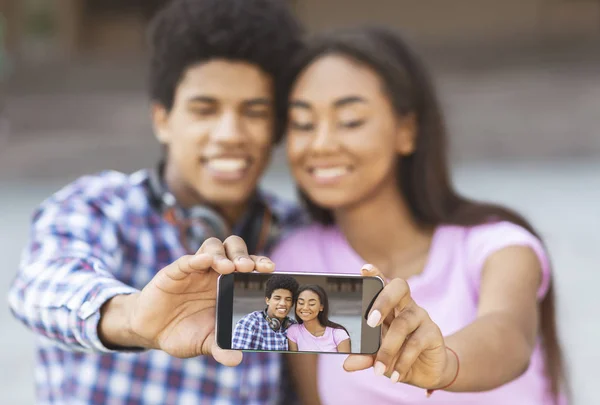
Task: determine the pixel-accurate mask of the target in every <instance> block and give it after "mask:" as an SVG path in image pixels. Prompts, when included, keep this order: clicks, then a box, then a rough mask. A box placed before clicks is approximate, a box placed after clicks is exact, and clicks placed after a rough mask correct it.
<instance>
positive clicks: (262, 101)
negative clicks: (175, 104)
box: [188, 96, 271, 107]
mask: <svg viewBox="0 0 600 405" xmlns="http://www.w3.org/2000/svg"><path fill="white" fill-rule="evenodd" d="M188 101H189V102H191V103H210V104H214V103H217V101H218V100H217V98H216V97H210V96H195V97H192V98H190V99H189V100H188ZM243 103H244V104H245V105H246V106H248V107H251V106H255V105H267V106H268V105H271V100H269V99H268V98H264V97H261V98H253V99H250V100H244V102H243Z"/></svg>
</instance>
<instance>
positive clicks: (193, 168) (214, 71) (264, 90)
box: [153, 60, 274, 219]
mask: <svg viewBox="0 0 600 405" xmlns="http://www.w3.org/2000/svg"><path fill="white" fill-rule="evenodd" d="M273 111H274V106H273V83H272V79H271V77H270V76H269V75H267V74H266V73H264V72H263V71H261V70H260V69H259V68H258V67H257V66H254V65H250V64H248V63H243V62H230V61H225V60H213V61H209V62H206V63H203V64H199V65H195V66H192V67H191V68H189V69H188V70H187V71H186V72H185V74H184V75H183V77H182V79H181V81H180V83H179V85H178V87H177V89H176V92H175V97H174V102H173V107H172V109H171V110H170V111H166V110H165V109H164V108H163V107H162V106H160V105H155V106H154V111H153V117H154V124H155V131H156V136H157V138H158V139H159V141H160V142H161V143H162V144H164V145H166V146H167V149H168V157H167V170H166V171H167V174H166V177H167V183H168V185H169V187H170V188H171V190H172V192H173V193H174V194H175V195H176V197H177V198H178V200H180V202H181V203H182V204H184V205H192V204H198V203H203V204H209V205H213V206H216V207H218V208H221V209H222V210H223V211H225V212H226V213H227V212H228V211H229V212H231V211H233V212H234V214H233V215H234V216H235V213H236V211H240V210H241V209H242V208H241V207H243V206H244V205H245V203H246V202H247V200H248V199H249V197H250V195H251V193H252V191H253V190H254V189H255V187H256V185H257V183H258V181H259V179H260V176H261V175H262V173H263V171H264V169H265V168H266V166H267V164H268V161H269V157H270V153H271V148H272V138H273V125H274V122H273V120H274V112H273ZM237 214H241V212H237ZM230 219H231V218H230Z"/></svg>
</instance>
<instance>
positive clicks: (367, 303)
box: [216, 272, 383, 354]
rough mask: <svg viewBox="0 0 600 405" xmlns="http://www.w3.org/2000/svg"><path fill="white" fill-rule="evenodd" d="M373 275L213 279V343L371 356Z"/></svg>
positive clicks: (375, 335)
mask: <svg viewBox="0 0 600 405" xmlns="http://www.w3.org/2000/svg"><path fill="white" fill-rule="evenodd" d="M382 288H383V281H382V280H381V278H379V277H362V276H360V275H332V274H307V273H285V272H277V273H270V274H262V273H256V272H254V273H232V274H228V275H222V276H221V277H220V278H219V285H218V297H217V326H216V334H217V344H218V345H219V347H221V348H223V349H233V350H242V351H253V352H256V351H258V352H305V353H346V354H348V353H354V354H372V353H375V352H376V351H377V350H378V349H379V344H380V336H381V335H380V334H381V331H380V328H379V327H377V328H371V327H370V326H368V325H367V322H366V320H367V316H368V312H369V310H370V308H371V305H372V303H373V301H374V299H375V298H376V297H377V295H378V294H379V292H380V291H381V290H382Z"/></svg>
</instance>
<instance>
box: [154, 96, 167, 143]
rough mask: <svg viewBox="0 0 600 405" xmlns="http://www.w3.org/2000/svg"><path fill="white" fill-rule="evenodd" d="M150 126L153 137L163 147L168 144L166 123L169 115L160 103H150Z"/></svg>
mask: <svg viewBox="0 0 600 405" xmlns="http://www.w3.org/2000/svg"><path fill="white" fill-rule="evenodd" d="M151 114H152V126H153V128H154V136H155V137H156V139H158V142H160V143H161V144H163V145H167V144H169V141H170V139H169V134H170V133H169V131H168V121H169V113H168V111H167V109H166V108H165V107H164V106H163V105H162V104H160V103H157V102H153V103H152V111H151Z"/></svg>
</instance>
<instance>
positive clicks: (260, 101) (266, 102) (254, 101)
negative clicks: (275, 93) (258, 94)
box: [244, 98, 271, 107]
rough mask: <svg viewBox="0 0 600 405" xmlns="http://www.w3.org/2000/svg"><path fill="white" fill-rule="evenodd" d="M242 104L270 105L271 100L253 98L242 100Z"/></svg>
mask: <svg viewBox="0 0 600 405" xmlns="http://www.w3.org/2000/svg"><path fill="white" fill-rule="evenodd" d="M244 104H245V105H246V106H247V107H252V106H255V105H258V106H260V105H266V106H269V105H271V100H269V99H268V98H253V99H250V100H246V101H244Z"/></svg>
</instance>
